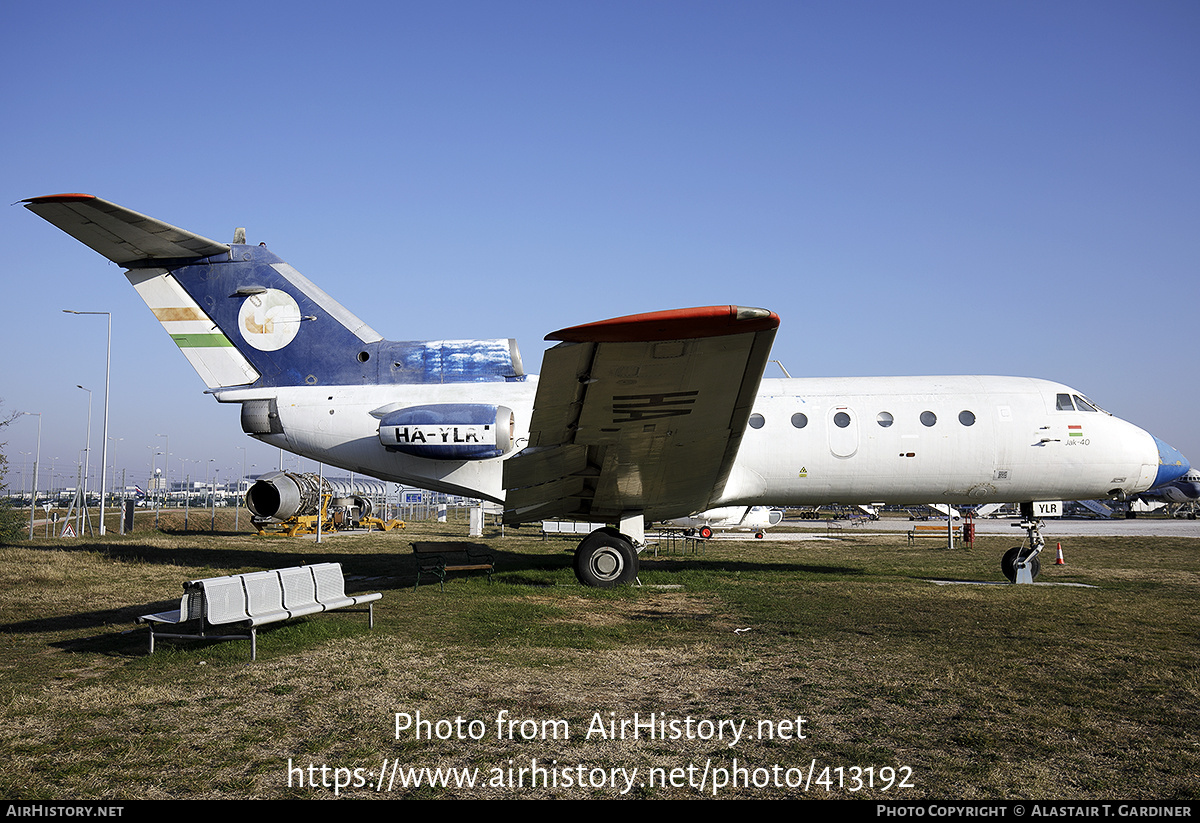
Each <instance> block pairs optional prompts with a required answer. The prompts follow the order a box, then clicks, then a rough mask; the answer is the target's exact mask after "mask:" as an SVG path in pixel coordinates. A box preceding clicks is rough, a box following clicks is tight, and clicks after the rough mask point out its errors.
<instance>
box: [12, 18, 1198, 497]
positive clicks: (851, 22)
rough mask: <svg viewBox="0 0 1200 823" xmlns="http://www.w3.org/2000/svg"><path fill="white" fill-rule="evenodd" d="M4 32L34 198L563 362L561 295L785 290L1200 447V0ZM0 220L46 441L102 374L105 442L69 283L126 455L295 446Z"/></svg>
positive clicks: (874, 368) (566, 309) (679, 300)
mask: <svg viewBox="0 0 1200 823" xmlns="http://www.w3.org/2000/svg"><path fill="white" fill-rule="evenodd" d="M0 37H2V38H3V41H2V42H3V48H2V49H0V66H2V67H3V69H2V72H0V78H2V79H0V83H2V86H0V88H2V90H3V99H4V103H5V112H6V117H5V119H6V123H5V126H6V127H5V128H4V129H3V130H2V131H0V152H2V156H3V157H4V158H5V174H4V175H3V177H2V178H0V180H2V181H3V187H4V189H5V192H6V194H7V202H8V203H13V202H15V201H18V200H20V199H22V198H26V197H33V196H37V195H43V194H51V193H57V192H76V191H78V192H88V193H91V194H95V195H98V196H100V197H103V198H105V199H108V200H112V201H114V202H117V203H120V204H121V205H124V206H128V207H129V208H132V209H135V210H137V211H141V212H144V213H146V214H150V215H152V216H154V217H158V218H160V219H163V220H165V221H167V222H170V223H174V224H176V225H178V226H181V227H183V228H187V229H189V230H192V231H195V232H197V233H199V234H203V235H206V236H209V237H212V238H214V239H217V240H224V241H228V240H230V239H232V236H233V229H234V227H235V226H245V227H246V229H247V236H248V239H249V241H250V242H255V243H257V242H259V241H265V242H267V243H268V245H269V246H270V247H271V248H272V250H273V251H275V252H276V253H277V254H279V255H280V256H282V257H283V258H285V259H286V260H288V261H289V262H290V263H292V264H293V265H294V266H296V268H298V269H299V270H300V271H302V272H303V273H305V274H306V275H307V276H308V277H310V278H311V279H312V280H314V281H315V282H316V283H318V284H319V285H321V286H322V287H323V288H324V289H325V290H326V291H328V292H329V293H330V294H331V295H333V296H334V297H335V298H337V299H338V300H340V301H341V302H343V303H344V304H345V305H346V306H347V307H348V308H350V309H351V310H352V311H354V312H355V313H357V314H358V315H359V316H361V317H362V318H363V319H364V320H365V321H367V322H368V323H369V324H370V325H371V326H373V327H374V328H375V329H377V330H378V331H379V332H380V333H381V334H383V335H384V336H385V337H388V338H391V339H400V340H415V339H436V338H446V337H449V338H470V337H483V338H486V337H515V338H517V340H518V341H519V343H520V345H521V349H522V353H523V355H524V359H525V364H526V368H527V369H528V370H529V371H537V370H538V365H539V363H540V360H541V352H542V351H543V349H544V348H545V346H546V344H544V343H543V342H542V337H543V336H544V335H545V334H546V333H548V332H550V331H552V330H554V329H558V328H561V327H564V326H568V325H573V324H576V323H582V322H587V321H591V320H597V319H602V318H605V317H611V316H616V315H622V314H630V313H634V312H641V311H650V310H656V309H666V308H675V307H681V306H689V305H707V304H722V303H736V304H741V305H751V306H765V307H768V308H770V309H772V310H774V311H776V312H777V313H778V314H779V315H780V317H781V318H782V326H781V328H780V333H779V336H778V338H777V342H776V345H775V350H774V356H775V357H777V358H779V359H780V360H782V361H783V363H784V364H785V365H786V367H787V368H788V370H789V371H790V372H791V373H792V375H793V376H823V375H871V374H941V373H950V374H957V373H980V374H1019V375H1029V376H1038V377H1046V378H1050V379H1055V380H1060V381H1062V382H1065V383H1068V384H1070V385H1073V386H1075V387H1077V388H1078V389H1080V390H1082V391H1083V392H1085V393H1087V394H1089V395H1091V396H1092V397H1093V398H1094V399H1095V400H1096V401H1097V402H1099V403H1100V404H1101V405H1103V406H1105V407H1106V408H1108V409H1109V410H1110V411H1112V412H1114V413H1116V414H1118V415H1119V416H1122V417H1125V418H1127V419H1129V420H1132V421H1134V422H1136V423H1138V424H1139V425H1141V426H1143V427H1145V428H1147V429H1148V430H1150V431H1152V432H1154V433H1155V434H1157V435H1158V436H1160V437H1162V438H1163V439H1165V440H1167V441H1168V442H1170V443H1171V444H1172V445H1174V446H1176V447H1177V448H1179V449H1180V450H1182V451H1183V452H1184V453H1185V454H1188V455H1189V456H1191V458H1192V460H1194V461H1200V432H1198V431H1197V426H1196V420H1195V414H1194V411H1193V410H1194V409H1195V408H1197V407H1198V406H1200V402H1198V401H1200V397H1198V391H1197V381H1196V368H1195V365H1194V364H1195V357H1194V354H1193V351H1194V350H1193V349H1192V347H1191V342H1192V341H1191V338H1192V336H1193V335H1192V333H1191V332H1190V328H1191V325H1190V323H1191V320H1192V317H1193V315H1194V311H1195V306H1196V304H1197V298H1198V297H1200V286H1198V285H1197V278H1196V276H1195V270H1196V265H1197V260H1198V259H1200V255H1198V254H1197V251H1198V249H1197V243H1198V242H1200V232H1198V231H1197V229H1198V226H1200V179H1198V178H1200V173H1198V172H1200V116H1198V115H1200V96H1198V95H1197V94H1196V91H1195V89H1196V85H1197V81H1198V79H1200V46H1198V45H1197V44H1198V43H1200V6H1198V5H1196V4H1195V3H1194V2H1141V3H1128V2H1121V3H1111V2H1092V1H1089V2H1054V3H1027V2H1004V3H983V2H980V3H961V2H838V3H835V2H750V3H732V2H727V3H711V2H694V1H689V2H636V3H635V2H629V3H626V2H611V1H610V2H509V3H504V2H479V3H476V2H446V3H410V2H394V3H386V4H385V3H356V2H346V3H342V4H338V5H336V6H330V5H328V4H320V5H318V4H304V3H294V2H293V3H223V2H210V3H203V4H197V3H191V4H184V3H164V2H156V3H122V2H114V3H106V4H96V3H84V2H51V3H46V4H40V5H38V4H30V3H23V4H12V5H11V6H10V7H9V8H7V9H6V13H5V26H4V33H3V34H2V35H0ZM0 242H2V243H3V247H4V248H5V250H6V252H7V255H6V261H5V273H4V283H5V291H6V294H7V300H6V301H5V303H4V308H3V312H4V322H3V323H2V324H0V340H2V341H3V348H4V352H5V355H6V356H5V358H4V366H3V376H4V379H3V381H0V397H2V398H3V399H4V409H5V410H8V411H12V410H28V411H40V412H43V424H44V425H43V444H42V454H43V459H44V462H45V463H46V464H47V465H49V463H50V458H52V457H57V458H58V459H57V461H56V466H57V471H58V472H59V473H61V472H62V471H63V468H64V467H70V466H73V465H74V463H75V462H76V460H77V459H78V455H79V451H80V449H82V448H83V441H84V433H85V428H86V416H87V395H86V394H85V393H84V392H81V391H80V390H79V389H77V388H75V386H76V384H83V385H85V386H88V387H89V388H91V389H93V391H94V400H93V402H94V404H95V408H94V412H93V417H94V421H95V422H94V429H93V436H92V439H93V452H94V459H93V461H92V462H93V464H95V463H97V462H98V460H99V441H100V404H101V402H102V397H103V384H104V339H105V338H104V334H105V326H104V320H103V318H95V317H75V316H71V315H66V314H63V313H62V309H66V308H71V309H80V310H88V311H111V312H112V313H113V370H112V392H113V399H112V407H111V410H110V437H112V438H114V439H115V438H119V440H114V452H115V454H114V457H113V458H110V463H115V465H116V466H117V467H118V470H120V469H126V470H127V471H128V474H127V476H128V478H129V480H130V482H133V481H134V480H135V479H136V480H138V481H144V478H145V475H146V474H147V473H148V471H149V467H150V460H151V456H152V453H153V452H154V451H155V450H161V449H162V447H163V445H164V444H165V442H166V438H159V437H156V435H158V434H166V435H168V436H169V442H170V450H171V453H172V464H171V465H172V468H171V474H172V476H175V475H177V473H178V472H179V471H180V470H181V467H182V470H184V471H187V472H189V473H191V474H193V475H195V474H197V473H199V474H203V473H204V471H205V470H206V469H207V468H208V466H209V463H208V461H210V460H212V461H214V462H213V464H212V465H213V466H216V467H219V468H221V469H222V474H225V475H227V474H229V473H230V472H232V471H234V469H235V467H238V466H240V462H241V459H242V455H243V452H242V451H241V450H240V447H245V448H246V455H247V461H248V463H249V464H253V465H254V466H255V467H256V471H261V470H266V469H267V468H270V467H273V466H274V465H275V463H276V462H277V460H278V456H277V452H275V450H272V449H269V448H266V447H265V446H263V445H261V444H259V443H257V442H256V441H253V440H251V439H250V438H248V437H246V436H244V435H243V434H241V431H240V426H239V424H238V414H237V408H236V407H229V406H218V405H217V404H216V403H215V402H214V401H213V400H212V399H211V398H209V397H207V396H205V395H204V394H203V390H204V386H203V383H202V382H201V381H200V379H199V378H198V377H197V376H196V375H195V374H194V373H193V372H192V370H191V369H190V367H188V366H187V364H186V362H185V361H184V359H183V357H182V355H181V354H180V353H179V352H178V350H177V349H175V347H174V346H173V345H172V344H171V342H170V340H169V339H168V338H167V336H166V334H165V332H164V331H163V330H162V328H161V327H160V326H159V325H158V323H157V322H156V321H155V320H154V318H153V317H152V315H151V314H150V312H149V311H148V310H147V309H146V307H145V305H144V304H143V303H142V302H141V300H140V298H139V297H138V296H137V295H136V293H135V292H134V291H133V289H132V288H131V287H130V286H129V285H128V283H127V282H126V281H125V279H124V277H123V276H122V274H121V270H120V269H119V268H118V267H117V266H115V265H113V264H110V263H108V262H107V261H105V260H104V259H103V258H102V257H100V256H99V255H97V254H96V253H94V252H92V251H91V250H90V249H87V248H86V247H84V246H82V245H80V244H78V243H77V242H76V241H74V240H72V239H71V238H69V237H67V236H66V235H63V234H61V233H60V232H59V231H58V230H57V229H55V228H53V227H52V226H50V225H49V224H46V223H44V222H43V221H41V220H40V219H38V218H37V217H35V216H34V215H32V214H30V213H29V212H27V211H26V210H25V209H23V208H20V207H19V206H11V207H8V208H6V209H3V210H2V211H0ZM36 429H37V424H36V419H35V418H23V419H22V420H21V421H20V422H18V423H16V424H14V425H12V426H10V427H9V428H8V430H7V432H6V437H7V440H8V447H7V453H8V455H9V458H10V462H11V464H12V466H13V467H14V468H15V469H16V472H17V473H15V474H11V475H10V482H12V484H13V485H16V486H19V485H20V481H19V472H20V471H21V467H22V463H23V460H24V458H23V456H22V455H21V454H20V452H32V451H33V446H34V436H35V434H36ZM184 460H186V461H190V462H187V463H184V462H182V461H184ZM159 461H160V465H161V458H159ZM43 485H45V484H44V483H43Z"/></svg>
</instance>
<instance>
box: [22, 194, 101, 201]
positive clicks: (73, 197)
mask: <svg viewBox="0 0 1200 823" xmlns="http://www.w3.org/2000/svg"><path fill="white" fill-rule="evenodd" d="M98 199H99V198H97V197H96V195H94V194H45V195H42V196H41V197H30V198H28V199H27V200H22V201H21V202H22V203H71V202H79V201H80V200H98Z"/></svg>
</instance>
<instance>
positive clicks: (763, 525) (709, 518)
mask: <svg viewBox="0 0 1200 823" xmlns="http://www.w3.org/2000/svg"><path fill="white" fill-rule="evenodd" d="M781 520H783V512H782V511H780V510H779V509H772V508H770V507H769V506H723V507H721V508H719V509H709V510H708V511H705V512H700V513H699V514H693V515H691V516H690V517H675V518H672V519H670V520H667V521H665V522H666V523H668V524H670V525H672V526H678V527H680V528H684V529H696V530H698V532H699V534H700V536H701V537H704V538H708V537H712V536H713V532H714V531H751V532H754V536H755V537H762V536H763V529H769V528H771V527H772V526H775V525H778V524H779V522H780V521H781Z"/></svg>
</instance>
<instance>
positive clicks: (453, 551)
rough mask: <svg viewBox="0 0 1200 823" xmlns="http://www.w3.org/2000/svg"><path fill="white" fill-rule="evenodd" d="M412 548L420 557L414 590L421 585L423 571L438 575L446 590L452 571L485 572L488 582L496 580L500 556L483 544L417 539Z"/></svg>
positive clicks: (441, 586) (441, 585) (443, 589)
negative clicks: (447, 577)
mask: <svg viewBox="0 0 1200 823" xmlns="http://www.w3.org/2000/svg"><path fill="white" fill-rule="evenodd" d="M412 547H413V554H414V555H416V557H417V582H416V583H414V584H413V589H414V590H415V589H416V588H417V586H419V585H421V573H422V572H424V573H425V574H432V575H434V576H436V577H437V579H438V580H439V581H440V588H441V590H442V591H445V590H446V575H447V574H449V573H450V572H471V571H485V572H487V578H488V583H491V582H492V572H494V571H495V570H496V558H495V557H494V556H493V555H492V553H491V550H490V549H489V548H488V547H487V546H485V545H483V544H482V543H461V542H457V541H449V542H441V543H438V542H433V541H420V542H414V543H413V544H412Z"/></svg>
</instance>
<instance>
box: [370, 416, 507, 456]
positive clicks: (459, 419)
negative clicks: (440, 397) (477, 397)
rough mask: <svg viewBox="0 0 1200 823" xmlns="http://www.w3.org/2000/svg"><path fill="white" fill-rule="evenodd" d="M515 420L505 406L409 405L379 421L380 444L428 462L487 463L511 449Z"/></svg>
mask: <svg viewBox="0 0 1200 823" xmlns="http://www.w3.org/2000/svg"><path fill="white" fill-rule="evenodd" d="M515 427H516V417H515V416H514V415H513V413H512V410H511V409H509V408H507V407H505V406H492V405H487V404H483V403H441V404H433V405H428V406H408V407H406V408H403V409H397V410H395V411H392V412H388V413H387V414H385V415H384V416H383V417H382V418H380V420H379V442H380V443H382V444H383V445H384V448H387V449H390V450H391V451H398V452H403V453H404V454H411V455H413V456H415V457H426V458H429V459H430V460H486V459H487V458H489V457H499V456H501V455H502V454H507V453H508V452H509V451H511V450H512V447H513V442H514V429H515Z"/></svg>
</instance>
